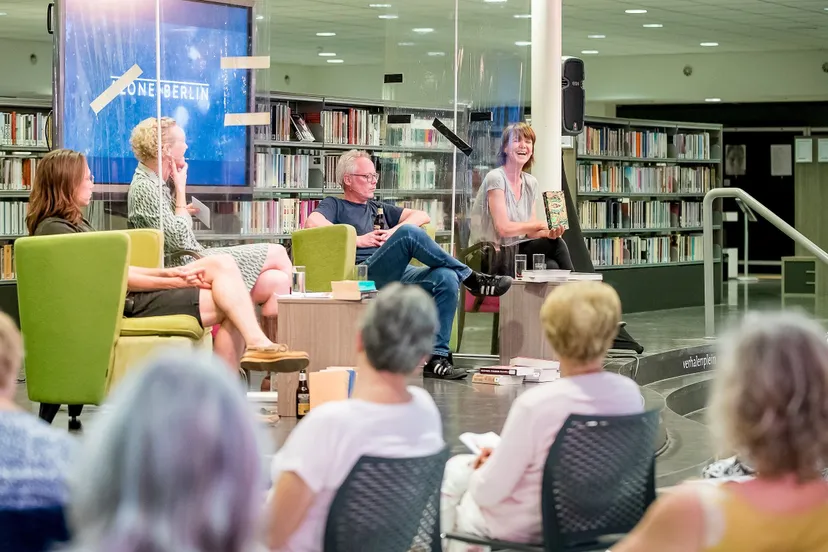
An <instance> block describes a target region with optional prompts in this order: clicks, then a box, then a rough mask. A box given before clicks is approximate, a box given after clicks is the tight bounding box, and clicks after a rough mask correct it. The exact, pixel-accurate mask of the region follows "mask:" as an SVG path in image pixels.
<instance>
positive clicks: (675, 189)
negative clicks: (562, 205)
mask: <svg viewBox="0 0 828 552" xmlns="http://www.w3.org/2000/svg"><path fill="white" fill-rule="evenodd" d="M716 175H717V173H716V169H715V168H713V167H685V166H679V165H671V166H655V167H653V166H647V167H642V166H637V165H621V164H619V163H614V162H608V163H601V162H598V163H584V164H579V165H578V175H577V178H578V191H579V192H608V193H658V194H668V193H685V194H686V193H707V192H709V191H710V189H711V188H714V187H715V185H716V182H717V180H716V178H717V176H716Z"/></svg>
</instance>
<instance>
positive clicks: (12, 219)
mask: <svg viewBox="0 0 828 552" xmlns="http://www.w3.org/2000/svg"><path fill="white" fill-rule="evenodd" d="M28 213H29V203H28V202H26V201H0V234H2V235H4V236H23V235H25V234H26V215H27V214H28Z"/></svg>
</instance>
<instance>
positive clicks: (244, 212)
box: [228, 198, 319, 235]
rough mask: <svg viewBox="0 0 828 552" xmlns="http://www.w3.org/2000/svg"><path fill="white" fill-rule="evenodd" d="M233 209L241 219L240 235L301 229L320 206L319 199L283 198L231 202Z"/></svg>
mask: <svg viewBox="0 0 828 552" xmlns="http://www.w3.org/2000/svg"><path fill="white" fill-rule="evenodd" d="M228 203H230V212H231V213H232V214H233V215H234V216H236V217H237V218H238V221H239V227H240V234H242V235H256V234H290V233H292V232H294V231H296V230H299V229H301V228H302V227H303V226H304V224H305V221H306V220H307V218H308V216H310V214H311V213H312V212H313V210H314V209H316V207H317V206H318V205H319V201H318V200H312V199H301V200H300V199H296V198H281V199H272V200H255V201H231V202H228Z"/></svg>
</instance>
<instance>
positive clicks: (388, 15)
mask: <svg viewBox="0 0 828 552" xmlns="http://www.w3.org/2000/svg"><path fill="white" fill-rule="evenodd" d="M377 17H379V18H380V19H398V18H399V17H400V16H399V15H391V14H390V13H385V14H382V15H378V16H377Z"/></svg>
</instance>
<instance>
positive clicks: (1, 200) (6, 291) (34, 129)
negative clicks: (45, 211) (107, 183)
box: [0, 98, 52, 315]
mask: <svg viewBox="0 0 828 552" xmlns="http://www.w3.org/2000/svg"><path fill="white" fill-rule="evenodd" d="M51 109H52V102H51V100H37V99H26V98H0V310H5V311H8V312H10V313H12V315H14V314H15V313H16V312H17V301H16V286H15V285H14V284H15V270H14V240H15V239H17V238H19V237H21V236H24V235H26V223H25V218H26V212H27V210H28V198H29V190H30V189H31V186H32V181H33V180H34V175H35V171H36V170H37V163H38V160H39V159H40V158H41V157H43V155H44V154H45V153H46V152H47V151H49V147H48V138H47V133H48V132H49V127H48V121H49V113H50V111H51Z"/></svg>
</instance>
